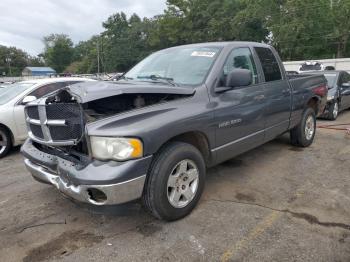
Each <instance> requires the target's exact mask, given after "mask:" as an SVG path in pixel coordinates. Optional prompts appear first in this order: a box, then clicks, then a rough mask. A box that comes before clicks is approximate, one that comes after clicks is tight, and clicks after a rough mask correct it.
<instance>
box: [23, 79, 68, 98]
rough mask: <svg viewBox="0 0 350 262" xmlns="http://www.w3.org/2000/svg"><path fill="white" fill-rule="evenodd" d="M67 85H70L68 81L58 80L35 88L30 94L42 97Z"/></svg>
mask: <svg viewBox="0 0 350 262" xmlns="http://www.w3.org/2000/svg"><path fill="white" fill-rule="evenodd" d="M67 85H68V82H58V83H51V84H47V85H44V86H41V87H39V88H38V89H36V90H34V91H33V92H32V93H31V94H30V95H31V96H35V97H36V98H41V97H43V96H46V95H48V94H50V93H52V92H55V91H56V90H58V89H61V88H63V87H65V86H67Z"/></svg>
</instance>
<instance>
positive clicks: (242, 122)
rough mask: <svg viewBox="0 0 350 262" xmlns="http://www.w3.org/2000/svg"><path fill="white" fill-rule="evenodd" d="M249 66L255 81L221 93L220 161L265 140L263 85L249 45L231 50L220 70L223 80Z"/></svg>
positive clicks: (217, 118) (218, 110)
mask: <svg viewBox="0 0 350 262" xmlns="http://www.w3.org/2000/svg"><path fill="white" fill-rule="evenodd" d="M237 68H242V69H248V70H250V71H251V72H252V76H253V83H252V84H251V85H250V86H246V87H235V88H233V89H232V90H229V91H226V92H224V93H221V94H218V95H217V97H215V99H216V100H217V103H216V104H217V108H216V109H215V110H214V114H215V124H216V147H215V149H214V150H213V151H214V152H215V153H216V155H217V161H218V162H222V161H225V160H227V159H230V158H232V157H234V156H236V155H238V154H240V153H242V152H245V151H248V150H249V149H251V148H254V147H256V146H257V145H258V144H262V143H263V141H264V119H263V112H264V103H265V99H264V87H263V84H262V83H261V82H260V81H259V79H258V73H257V68H256V63H255V61H254V59H253V56H252V52H251V50H250V49H249V48H246V47H241V48H235V49H233V50H232V52H231V53H230V55H229V56H228V58H227V61H226V63H225V65H224V68H223V70H222V73H221V81H220V82H221V83H219V86H224V85H225V82H226V81H225V80H226V76H227V74H228V73H229V72H231V71H232V70H234V69H237Z"/></svg>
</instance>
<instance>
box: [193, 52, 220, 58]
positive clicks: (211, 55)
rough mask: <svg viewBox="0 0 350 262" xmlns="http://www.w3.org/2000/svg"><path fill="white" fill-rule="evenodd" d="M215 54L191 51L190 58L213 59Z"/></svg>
mask: <svg viewBox="0 0 350 262" xmlns="http://www.w3.org/2000/svg"><path fill="white" fill-rule="evenodd" d="M215 54H216V53H215V52H207V51H193V52H192V54H191V56H202V57H214V56H215Z"/></svg>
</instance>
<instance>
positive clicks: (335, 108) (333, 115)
mask: <svg viewBox="0 0 350 262" xmlns="http://www.w3.org/2000/svg"><path fill="white" fill-rule="evenodd" d="M338 115H339V103H338V101H334V102H333V103H332V104H331V105H330V106H329V113H328V119H329V120H332V121H334V120H336V119H337V117H338Z"/></svg>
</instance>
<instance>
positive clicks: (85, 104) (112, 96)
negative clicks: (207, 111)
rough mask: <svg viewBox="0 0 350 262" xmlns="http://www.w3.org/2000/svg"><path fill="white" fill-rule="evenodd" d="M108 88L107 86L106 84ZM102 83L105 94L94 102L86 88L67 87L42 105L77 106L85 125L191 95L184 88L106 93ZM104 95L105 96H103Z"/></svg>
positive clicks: (133, 89) (125, 90) (113, 90)
mask: <svg viewBox="0 0 350 262" xmlns="http://www.w3.org/2000/svg"><path fill="white" fill-rule="evenodd" d="M109 85H111V84H109ZM105 86H106V84H104V86H103V87H102V88H101V89H104V91H106V93H105V95H104V96H98V97H96V98H95V99H94V96H93V95H94V94H93V93H92V92H88V91H86V90H87V89H83V88H79V86H77V87H76V88H68V89H63V90H61V91H59V92H58V93H56V94H55V95H53V96H51V97H49V98H47V100H46V104H55V103H56V104H57V103H79V104H80V105H81V107H82V110H83V111H84V117H85V119H84V121H85V123H89V122H94V121H97V120H100V119H103V118H105V117H109V116H113V115H117V114H120V113H123V112H127V111H131V110H134V109H140V108H143V107H146V106H151V105H155V104H160V103H165V102H169V101H173V100H177V99H181V98H185V97H189V96H191V95H192V94H193V92H192V91H191V90H188V89H186V88H169V87H167V88H152V89H150V88H147V87H145V88H142V89H141V88H135V87H132V88H130V87H127V88H125V87H124V88H123V87H122V88H119V87H114V86H113V89H111V87H110V86H108V88H109V89H110V90H106V87H105ZM108 91H109V92H108ZM107 92H108V93H107Z"/></svg>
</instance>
